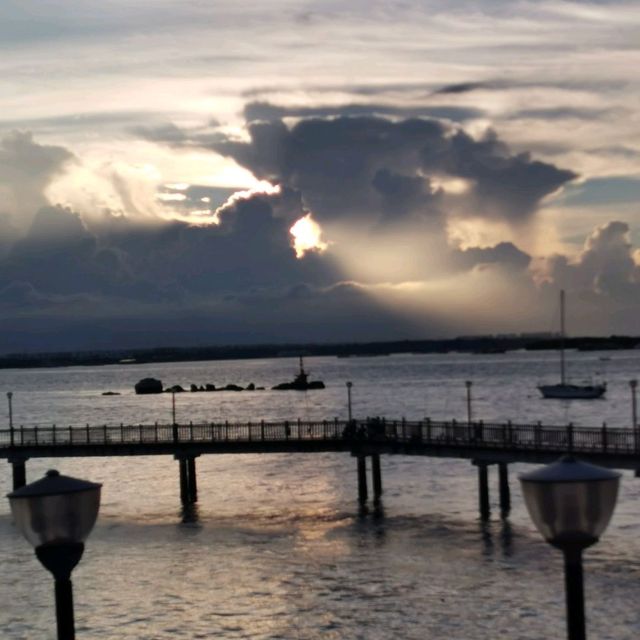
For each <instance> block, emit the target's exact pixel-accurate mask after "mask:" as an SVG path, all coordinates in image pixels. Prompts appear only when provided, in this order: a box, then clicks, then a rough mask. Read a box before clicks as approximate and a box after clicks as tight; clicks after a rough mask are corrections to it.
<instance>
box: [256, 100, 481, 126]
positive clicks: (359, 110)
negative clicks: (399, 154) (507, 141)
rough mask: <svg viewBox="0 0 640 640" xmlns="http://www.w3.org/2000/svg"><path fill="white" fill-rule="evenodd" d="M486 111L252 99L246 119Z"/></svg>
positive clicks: (463, 115)
mask: <svg viewBox="0 0 640 640" xmlns="http://www.w3.org/2000/svg"><path fill="white" fill-rule="evenodd" d="M484 115H485V112H484V111H482V110H481V109H476V108H473V107H459V106H455V105H437V106H434V105H415V106H406V107H399V106H397V105H392V104H383V103H378V104H375V103H373V104H366V103H365V104H342V105H338V106H328V105H317V106H310V107H293V106H289V107H284V106H279V105H274V104H272V103H270V102H250V103H249V104H247V105H246V106H245V108H244V117H245V119H246V121H247V122H253V121H256V120H267V121H273V120H282V119H283V118H307V119H308V118H333V117H346V116H350V117H358V116H388V117H395V118H419V117H425V118H442V119H448V120H453V121H455V122H464V121H465V120H471V119H474V118H481V117H483V116H484Z"/></svg>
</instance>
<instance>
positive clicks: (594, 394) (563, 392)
mask: <svg viewBox="0 0 640 640" xmlns="http://www.w3.org/2000/svg"><path fill="white" fill-rule="evenodd" d="M564 325H565V322H564V290H563V291H560V383H559V384H541V385H538V389H539V391H540V393H541V394H542V396H543V397H544V398H548V399H554V400H595V399H597V398H601V397H602V396H603V395H604V394H605V393H606V391H607V384H606V383H605V382H603V383H601V384H583V385H580V384H570V383H568V382H567V379H566V373H565V369H566V366H565V354H564V338H565V326H564Z"/></svg>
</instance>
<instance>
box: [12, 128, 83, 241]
mask: <svg viewBox="0 0 640 640" xmlns="http://www.w3.org/2000/svg"><path fill="white" fill-rule="evenodd" d="M73 159H74V156H73V154H72V153H71V152H70V151H68V150H67V149H65V148H64V147H59V146H54V145H42V144H38V143H36V142H34V140H33V137H32V134H31V133H28V132H21V131H13V132H11V133H9V134H7V135H6V136H4V137H3V138H2V139H0V211H1V212H4V213H8V214H9V215H10V216H11V222H12V224H13V225H14V226H15V227H16V228H17V229H18V230H24V229H26V228H28V226H29V225H30V224H31V220H32V217H33V215H34V213H35V212H36V211H37V210H38V209H39V208H40V207H42V206H44V205H46V204H47V203H48V202H47V198H46V195H45V191H46V188H47V187H48V185H49V184H50V182H51V180H52V179H53V178H54V177H55V176H57V175H60V174H61V173H62V172H63V171H64V169H65V167H66V166H67V164H68V163H69V162H71V161H72V160H73Z"/></svg>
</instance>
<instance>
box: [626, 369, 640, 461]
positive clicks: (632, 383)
mask: <svg viewBox="0 0 640 640" xmlns="http://www.w3.org/2000/svg"><path fill="white" fill-rule="evenodd" d="M629 388H630V389H631V427H632V429H633V443H634V447H635V450H636V451H638V445H639V444H640V442H639V440H640V438H639V437H638V435H639V434H638V403H637V398H636V392H637V389H638V381H637V380H636V379H635V378H634V379H633V380H629Z"/></svg>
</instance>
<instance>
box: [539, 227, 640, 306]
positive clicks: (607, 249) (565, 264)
mask: <svg viewBox="0 0 640 640" xmlns="http://www.w3.org/2000/svg"><path fill="white" fill-rule="evenodd" d="M543 269H544V277H546V279H547V280H548V281H550V282H552V283H554V284H556V285H557V286H558V287H560V288H564V289H571V290H577V291H580V292H583V293H586V294H596V295H598V296H603V297H606V298H608V299H611V300H614V301H618V302H624V303H627V302H629V301H630V299H633V298H634V297H635V298H637V296H638V294H639V293H640V266H639V265H638V264H637V263H636V261H635V260H634V251H633V246H632V244H631V242H630V240H629V225H628V224H627V223H625V222H620V221H612V222H608V223H606V224H603V225H601V226H599V227H597V228H596V229H594V231H593V232H592V233H591V234H590V235H589V236H588V237H587V239H586V241H585V244H584V247H583V249H582V251H581V252H580V254H579V255H578V256H577V257H576V258H575V259H573V260H571V259H569V258H568V257H567V256H563V255H556V256H552V257H550V258H548V259H547V260H546V261H545V263H544V267H543Z"/></svg>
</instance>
